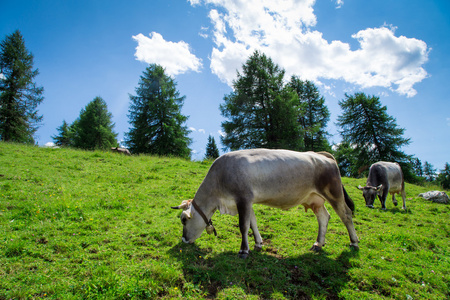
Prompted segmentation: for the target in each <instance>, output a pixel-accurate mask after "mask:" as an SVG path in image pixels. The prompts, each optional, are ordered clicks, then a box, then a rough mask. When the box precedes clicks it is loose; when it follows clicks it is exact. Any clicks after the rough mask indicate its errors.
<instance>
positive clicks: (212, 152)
mask: <svg viewBox="0 0 450 300" xmlns="http://www.w3.org/2000/svg"><path fill="white" fill-rule="evenodd" d="M218 157H219V148H217V144H216V141H215V139H214V137H213V136H211V135H209V136H208V143H207V144H206V154H205V159H216V158H218Z"/></svg>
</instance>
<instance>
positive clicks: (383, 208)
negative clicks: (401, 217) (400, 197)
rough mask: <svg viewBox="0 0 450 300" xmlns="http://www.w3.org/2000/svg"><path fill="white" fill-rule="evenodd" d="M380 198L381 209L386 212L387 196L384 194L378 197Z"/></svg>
mask: <svg viewBox="0 0 450 300" xmlns="http://www.w3.org/2000/svg"><path fill="white" fill-rule="evenodd" d="M378 197H379V198H380V202H381V209H382V210H386V198H387V194H383V195H382V196H378Z"/></svg>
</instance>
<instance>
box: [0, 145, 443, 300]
mask: <svg viewBox="0 0 450 300" xmlns="http://www.w3.org/2000/svg"><path fill="white" fill-rule="evenodd" d="M209 166H210V163H202V162H190V161H185V160H181V159H175V158H158V157H150V156H133V157H127V156H121V155H117V154H113V153H104V152H84V151H76V150H70V149H45V148H37V147H29V146H21V145H14V144H6V143H2V142H0V299H146V298H148V299H172V298H183V299H186V298H191V299H198V298H209V299H211V298H215V299H239V298H240V299H338V298H342V299H392V298H394V299H445V298H449V297H450V292H449V290H450V239H449V238H450V224H449V220H450V205H443V204H435V203H430V202H427V201H425V200H423V199H421V198H418V197H417V195H418V194H419V193H420V192H425V191H427V190H429V188H428V189H426V188H423V187H418V186H413V185H407V187H406V189H407V198H408V200H407V207H408V211H407V212H405V211H402V210H401V209H400V208H398V207H394V206H393V205H392V201H390V200H389V201H388V203H387V207H388V210H387V211H382V210H381V209H380V204H379V202H376V208H375V209H368V208H365V207H364V200H363V198H362V195H361V192H360V191H359V190H357V188H356V186H357V185H358V184H362V185H364V180H362V179H359V180H356V179H349V178H344V184H345V186H346V189H347V191H348V192H349V194H350V197H351V198H352V199H353V200H354V201H355V204H356V207H357V211H356V215H355V218H354V223H355V226H356V230H357V233H358V236H359V238H360V240H361V243H360V251H359V252H355V251H352V250H350V248H349V247H348V244H349V238H348V235H347V232H346V229H345V227H344V225H343V224H342V222H341V221H340V220H339V218H338V217H337V215H336V214H335V213H334V211H333V209H332V208H331V207H330V206H329V205H328V206H327V208H328V210H329V212H330V214H331V216H332V218H331V220H330V223H329V226H328V233H327V245H326V247H324V250H323V251H322V252H320V253H313V252H310V251H309V250H308V249H309V248H310V247H311V246H312V244H313V243H314V241H315V238H316V236H317V221H316V218H315V216H314V214H313V213H312V212H311V211H308V212H307V213H305V211H304V209H303V208H302V207H299V208H295V209H291V210H289V211H281V210H277V209H272V208H268V207H264V206H255V212H256V217H257V220H258V225H259V228H260V231H261V234H262V237H263V239H264V247H263V251H262V252H259V253H255V252H252V253H251V254H250V256H249V258H248V259H247V260H241V259H238V257H237V252H238V250H239V247H240V240H241V239H240V233H239V229H238V227H237V223H238V219H237V217H231V216H227V215H220V214H219V213H218V212H216V214H215V215H214V216H213V220H214V224H215V227H216V229H217V231H218V236H217V237H214V235H206V233H204V234H203V235H202V237H201V238H200V239H198V240H197V241H196V243H195V244H192V245H186V244H183V243H181V223H180V221H179V218H178V216H179V213H180V212H179V211H175V210H172V209H170V206H174V205H178V204H179V203H180V202H181V200H183V199H189V198H192V197H193V196H194V194H195V192H196V189H197V187H198V186H199V184H200V183H201V181H202V180H203V178H204V176H205V175H206V173H207V171H208V168H209ZM399 202H400V201H399ZM399 206H401V205H399ZM250 240H251V247H253V240H252V239H250Z"/></svg>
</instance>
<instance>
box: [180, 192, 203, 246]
mask: <svg viewBox="0 0 450 300" xmlns="http://www.w3.org/2000/svg"><path fill="white" fill-rule="evenodd" d="M172 208H173V209H183V212H182V213H181V216H180V219H181V224H183V237H182V238H181V240H182V241H183V242H185V243H189V244H191V243H193V242H194V241H195V240H196V239H198V238H199V237H200V236H201V235H202V232H203V230H204V229H205V225H206V224H205V221H204V220H203V218H202V216H201V215H200V214H199V213H198V212H197V211H195V209H193V207H192V199H191V200H183V201H182V202H181V204H180V205H178V206H172Z"/></svg>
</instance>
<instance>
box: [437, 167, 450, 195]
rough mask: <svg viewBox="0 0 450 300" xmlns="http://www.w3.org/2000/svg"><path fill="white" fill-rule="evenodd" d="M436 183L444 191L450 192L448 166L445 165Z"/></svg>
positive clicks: (449, 169) (449, 168) (449, 171)
mask: <svg viewBox="0 0 450 300" xmlns="http://www.w3.org/2000/svg"><path fill="white" fill-rule="evenodd" d="M437 181H438V182H439V184H440V185H441V186H442V187H443V188H444V189H446V190H450V164H449V163H445V166H444V169H443V170H441V172H440V173H439V175H438V178H437Z"/></svg>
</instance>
